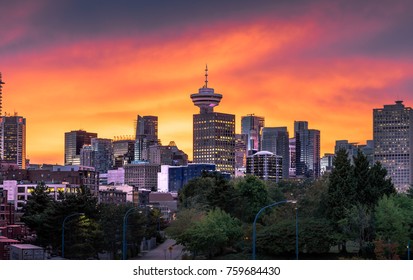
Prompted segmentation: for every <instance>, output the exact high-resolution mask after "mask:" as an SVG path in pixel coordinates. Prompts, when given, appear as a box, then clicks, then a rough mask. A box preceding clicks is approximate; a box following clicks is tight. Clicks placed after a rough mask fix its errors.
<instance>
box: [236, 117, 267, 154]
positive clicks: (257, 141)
mask: <svg viewBox="0 0 413 280" xmlns="http://www.w3.org/2000/svg"><path fill="white" fill-rule="evenodd" d="M264 125H265V120H264V117H259V116H255V115H254V114H250V115H247V116H243V117H241V133H242V134H246V135H248V136H247V138H248V141H247V151H248V155H252V154H253V153H255V152H257V151H260V150H262V149H261V129H262V128H263V127H264Z"/></svg>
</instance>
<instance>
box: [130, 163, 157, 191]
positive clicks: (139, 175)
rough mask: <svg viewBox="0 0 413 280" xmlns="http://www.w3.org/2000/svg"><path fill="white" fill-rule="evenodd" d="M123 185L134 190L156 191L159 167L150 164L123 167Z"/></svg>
mask: <svg viewBox="0 0 413 280" xmlns="http://www.w3.org/2000/svg"><path fill="white" fill-rule="evenodd" d="M124 168H125V184H127V185H130V186H133V187H134V188H135V189H137V190H139V189H147V190H152V191H156V189H157V187H158V172H159V171H161V166H160V165H158V164H151V163H137V164H127V165H125V167H124Z"/></svg>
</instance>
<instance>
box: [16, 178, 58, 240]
mask: <svg viewBox="0 0 413 280" xmlns="http://www.w3.org/2000/svg"><path fill="white" fill-rule="evenodd" d="M54 207H55V202H54V200H53V199H52V198H51V196H50V192H49V187H48V186H46V185H45V184H44V183H39V184H38V185H37V186H36V187H35V188H34V189H33V191H32V192H31V195H30V196H29V197H28V199H27V203H26V204H25V205H24V206H23V212H24V214H23V216H22V218H21V221H22V222H24V223H25V224H26V225H27V226H28V227H29V228H30V229H32V230H34V231H35V232H36V235H37V239H36V241H35V242H36V244H38V245H40V246H43V247H46V246H49V245H52V244H56V242H57V240H58V238H57V236H58V232H59V230H58V229H57V228H56V226H54V224H55V216H54Z"/></svg>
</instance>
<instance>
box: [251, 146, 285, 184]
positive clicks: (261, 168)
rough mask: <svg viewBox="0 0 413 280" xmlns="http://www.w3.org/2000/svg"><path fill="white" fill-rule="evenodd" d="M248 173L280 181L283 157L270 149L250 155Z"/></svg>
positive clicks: (264, 178)
mask: <svg viewBox="0 0 413 280" xmlns="http://www.w3.org/2000/svg"><path fill="white" fill-rule="evenodd" d="M247 174H250V175H254V176H257V177H258V178H260V179H262V180H269V181H275V182H278V180H280V179H282V157H281V156H277V155H275V154H273V153H271V152H268V151H260V152H257V153H255V154H253V155H250V156H248V157H247Z"/></svg>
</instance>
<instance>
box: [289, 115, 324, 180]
mask: <svg viewBox="0 0 413 280" xmlns="http://www.w3.org/2000/svg"><path fill="white" fill-rule="evenodd" d="M294 134H295V135H294V138H295V142H296V175H297V176H299V177H313V178H318V177H319V176H320V131H319V130H315V129H308V122H306V121H295V122H294Z"/></svg>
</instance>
